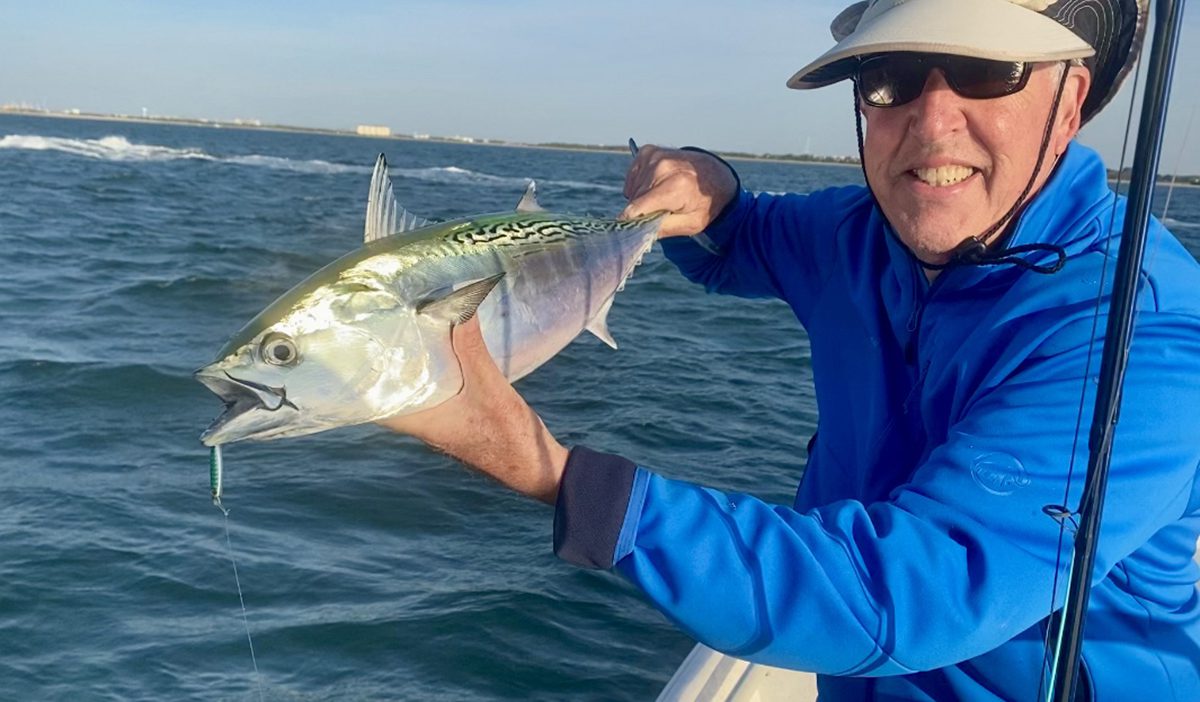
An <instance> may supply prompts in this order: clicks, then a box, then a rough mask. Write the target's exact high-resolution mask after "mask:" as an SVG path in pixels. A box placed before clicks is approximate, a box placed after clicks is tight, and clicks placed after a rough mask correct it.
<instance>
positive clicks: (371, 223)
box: [363, 154, 430, 243]
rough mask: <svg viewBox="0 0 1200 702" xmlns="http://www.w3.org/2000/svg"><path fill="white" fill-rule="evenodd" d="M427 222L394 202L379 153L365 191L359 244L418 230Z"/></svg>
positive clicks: (381, 155)
mask: <svg viewBox="0 0 1200 702" xmlns="http://www.w3.org/2000/svg"><path fill="white" fill-rule="evenodd" d="M429 223H430V222H429V220H427V219H425V218H423V217H418V216H416V215H414V214H412V213H411V212H409V211H408V210H406V209H404V208H403V207H401V206H399V205H397V204H396V195H395V194H394V193H393V192H392V179H391V178H390V177H389V176H388V166H387V159H386V158H384V155H383V154H379V158H378V159H376V160H375V172H374V173H372V174H371V189H370V190H369V191H368V192H367V222H366V224H365V225H364V227H363V243H369V242H372V241H377V240H379V239H385V238H387V237H389V236H393V235H396V234H401V233H403V232H410V231H412V230H414V229H420V228H421V227H424V226H426V225H428V224H429Z"/></svg>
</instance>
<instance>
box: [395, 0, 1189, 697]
mask: <svg viewBox="0 0 1200 702" xmlns="http://www.w3.org/2000/svg"><path fill="white" fill-rule="evenodd" d="M1144 23H1145V3H1140V4H1139V3H1135V2H1132V1H1128V2H1126V1H1123V0H1060V1H1058V2H1056V1H1055V0H1022V1H1017V0H1012V1H1010V0H875V1H874V2H872V3H870V4H868V3H858V4H856V5H854V6H852V7H851V8H849V9H848V10H847V11H845V12H843V13H842V14H841V15H839V17H838V18H837V20H836V21H835V22H834V35H835V38H836V39H837V40H838V44H837V45H836V46H835V47H834V48H833V49H831V50H830V51H828V52H826V53H825V54H824V55H823V56H821V57H820V58H818V59H817V60H816V61H814V62H813V63H811V64H809V65H808V66H806V67H804V68H802V69H801V70H800V71H799V72H798V73H797V74H796V75H795V76H794V77H793V78H792V79H791V81H790V82H789V85H790V86H791V87H794V88H812V87H819V86H822V85H827V84H830V83H834V82H838V81H841V80H844V79H847V78H849V79H851V80H852V81H853V83H854V86H855V97H856V103H857V104H856V107H857V110H856V112H855V118H856V119H858V118H859V117H860V116H861V119H862V121H863V122H865V132H864V130H863V128H862V126H863V125H861V124H860V127H859V134H860V145H861V155H862V157H863V170H864V173H865V175H866V179H867V185H868V187H867V188H861V187H851V188H842V189H832V190H826V191H821V192H816V193H812V194H810V195H806V196H802V195H782V196H774V195H765V194H764V195H753V194H751V193H749V192H746V191H744V190H741V189H740V188H739V186H738V182H737V178H736V176H735V174H734V173H733V171H732V169H731V168H729V167H728V166H727V165H726V164H724V163H723V162H721V161H720V160H719V159H716V158H715V157H713V156H711V155H710V154H707V153H706V152H702V151H699V150H682V151H676V150H666V149H657V148H652V147H646V148H645V149H643V150H642V152H641V153H640V154H639V155H638V157H637V159H636V160H635V162H634V164H633V166H632V167H631V169H630V172H629V175H628V178H627V182H626V195H627V196H628V197H629V198H630V200H631V201H630V204H629V206H628V208H627V209H626V212H625V214H626V215H630V216H632V215H638V214H642V213H647V212H652V211H655V210H667V211H668V212H669V213H670V215H669V216H668V217H667V218H666V219H665V221H664V226H663V237H665V240H664V241H663V247H664V250H665V251H666V254H667V256H668V257H669V258H671V260H673V261H674V262H675V263H676V264H677V265H678V266H679V267H680V269H681V270H682V271H683V273H684V274H685V275H687V276H688V277H689V278H691V279H692V280H695V281H697V282H700V283H702V284H704V285H705V287H707V288H708V289H709V290H710V291H716V292H722V293H730V294H736V295H743V296H773V297H779V298H782V299H783V300H785V301H787V302H788V303H789V304H790V305H791V307H792V309H793V310H794V312H795V314H796V316H797V318H798V320H799V321H800V322H801V323H802V324H803V325H804V327H805V328H806V329H807V330H808V332H809V335H810V337H811V342H812V358H813V369H814V371H813V373H814V380H815V385H816V392H817V398H818V406H819V410H820V423H819V432H818V434H817V436H816V437H814V438H813V441H812V443H811V444H810V447H809V462H808V466H807V469H806V473H805V477H804V479H803V481H802V483H801V485H800V486H799V489H798V491H797V495H796V500H795V504H794V506H793V507H792V508H786V507H782V506H773V505H767V504H765V503H763V502H761V501H759V500H756V499H754V498H752V497H749V496H745V495H728V494H722V493H720V492H718V491H715V490H711V489H707V488H703V487H700V486H697V485H693V484H689V483H684V482H680V481H673V480H668V479H666V478H663V477H661V476H659V475H657V474H655V473H653V472H651V471H650V470H648V469H646V468H644V467H639V466H637V465H635V464H634V463H632V462H630V461H628V460H626V459H623V458H620V457H617V456H611V455H605V454H600V453H596V452H593V451H590V450H588V449H585V448H582V447H576V448H574V449H572V450H571V451H570V452H568V451H567V449H566V448H564V447H563V446H561V445H560V444H559V443H558V442H557V441H556V440H555V439H554V438H553V437H552V436H551V435H550V434H549V433H548V432H547V431H546V429H545V427H544V426H543V425H542V423H541V422H540V420H539V419H538V418H537V415H536V414H535V413H534V412H533V411H532V410H531V409H529V408H528V407H527V406H526V405H525V403H524V402H523V401H522V400H521V398H520V397H519V396H518V395H517V394H516V393H515V392H514V391H513V390H512V389H511V387H509V385H508V384H507V382H505V381H504V379H503V377H502V376H500V374H499V372H498V371H497V370H496V369H495V367H494V364H492V363H491V360H490V358H489V357H488V356H487V354H486V350H485V349H484V348H483V345H482V341H481V339H480V337H479V335H478V332H477V330H476V329H475V328H474V325H472V324H467V325H463V326H462V327H460V328H459V329H457V330H456V331H455V344H456V349H457V352H458V354H459V357H460V360H461V362H462V364H463V366H464V370H465V377H466V381H465V385H464V388H463V391H462V392H461V393H460V395H459V396H458V397H456V398H454V399H453V400H451V401H450V402H448V403H446V404H445V405H443V406H441V407H439V408H436V409H434V410H432V411H430V412H428V413H424V414H422V415H417V416H411V417H404V418H399V419H393V420H389V421H388V422H387V424H388V425H389V426H391V427H393V428H395V429H397V430H400V431H405V432H409V433H413V434H416V435H417V436H419V437H421V438H422V439H424V440H425V441H427V442H429V443H431V444H433V445H435V446H437V447H439V448H441V449H442V450H444V451H446V452H448V453H450V454H452V455H455V456H457V457H459V458H461V459H462V460H464V461H465V462H467V463H468V464H470V465H473V466H475V467H477V468H478V469H480V470H482V471H484V472H486V473H488V474H490V475H492V476H493V477H495V478H497V479H498V480H500V481H501V482H502V483H504V484H505V485H508V486H510V487H512V488H514V489H516V490H519V491H521V492H523V493H525V494H528V495H531V496H534V497H536V498H539V499H541V500H543V501H545V502H548V503H554V504H555V510H556V511H555V551H556V552H557V553H558V554H559V555H560V556H561V557H563V558H564V559H566V560H568V561H571V562H574V563H577V564H580V565H584V566H590V567H601V568H609V567H615V569H616V570H617V571H618V572H620V573H621V574H622V575H623V576H625V577H626V578H628V579H629V580H630V581H632V582H633V583H635V584H636V585H638V586H639V587H640V588H642V590H643V591H644V592H645V593H646V595H647V597H649V598H650V599H651V600H652V601H653V602H654V603H655V604H656V605H657V606H658V607H659V608H660V609H662V610H663V611H664V612H665V613H666V614H667V615H668V616H669V617H671V618H672V619H673V620H674V621H675V622H677V623H678V624H679V626H680V627H681V628H683V629H684V630H685V631H687V632H688V633H689V634H691V635H693V636H694V637H695V638H697V639H698V640H700V641H702V642H704V643H706V644H708V645H710V646H712V647H714V648H716V649H718V650H721V651H724V652H727V653H731V654H733V655H737V656H740V657H743V658H747V659H750V660H754V661H759V662H764V663H769V664H773V665H781V666H787V667H793V668H798V669H804V670H811V671H815V672H817V673H818V674H820V678H819V687H820V690H821V696H822V699H833V700H842V699H846V700H857V699H887V700H910V699H912V700H929V699H938V700H940V699H979V700H994V699H1005V700H1007V699H1016V700H1033V699H1035V698H1036V697H1037V693H1038V689H1039V685H1040V683H1041V682H1042V680H1043V671H1044V668H1043V655H1044V643H1045V640H1046V638H1047V627H1048V615H1049V614H1050V610H1051V602H1052V593H1053V592H1054V591H1055V589H1056V588H1057V590H1058V592H1059V595H1058V597H1057V599H1055V600H1053V601H1054V602H1055V605H1054V606H1058V607H1060V606H1061V605H1062V596H1061V592H1062V590H1063V586H1064V583H1065V580H1066V577H1065V576H1066V564H1067V563H1069V561H1070V553H1069V547H1066V548H1060V538H1059V535H1060V522H1061V521H1062V520H1063V519H1064V518H1063V516H1062V511H1063V510H1062V508H1061V507H1056V506H1061V505H1075V504H1077V502H1078V499H1079V494H1080V490H1081V486H1082V482H1083V476H1082V470H1083V469H1082V467H1081V466H1083V465H1085V464H1086V448H1085V447H1086V444H1087V441H1086V431H1087V429H1086V428H1087V426H1088V418H1089V417H1090V414H1091V408H1092V404H1093V400H1094V395H1095V384H1094V379H1095V376H1096V374H1097V372H1098V365H1099V356H1100V344H1099V343H1094V342H1095V340H1096V339H1097V337H1098V335H1099V334H1100V333H1101V332H1097V331H1096V330H1097V329H1100V330H1102V329H1103V327H1104V324H1103V319H1102V317H1103V314H1102V313H1098V312H1097V306H1096V305H1097V296H1098V294H1099V293H1100V291H1099V289H1098V285H1099V281H1100V280H1102V279H1103V278H1104V277H1105V275H1106V273H1107V279H1109V280H1111V271H1112V268H1113V262H1112V257H1113V256H1114V255H1115V251H1116V250H1117V242H1116V238H1117V237H1118V236H1119V227H1120V223H1121V222H1122V220H1123V212H1124V201H1123V200H1119V199H1115V198H1114V196H1113V194H1112V192H1111V191H1110V190H1109V188H1108V185H1107V181H1106V173H1105V169H1104V166H1103V164H1102V163H1101V162H1100V160H1099V158H1098V157H1097V156H1096V154H1095V153H1093V152H1091V151H1089V150H1087V149H1086V148H1084V147H1082V146H1080V145H1078V144H1076V143H1074V142H1073V137H1074V136H1075V134H1076V132H1077V131H1078V130H1079V128H1080V126H1081V124H1082V123H1083V122H1084V121H1086V120H1087V119H1088V118H1090V117H1091V116H1092V115H1094V114H1095V113H1096V111H1097V110H1099V109H1100V108H1101V107H1103V106H1104V104H1105V103H1106V102H1107V101H1108V99H1109V98H1110V97H1111V96H1112V94H1113V93H1114V92H1115V91H1116V88H1117V86H1118V84H1119V83H1120V80H1121V78H1122V77H1123V76H1124V74H1125V73H1126V71H1127V70H1128V68H1129V66H1130V64H1131V63H1132V61H1133V58H1134V54H1135V53H1136V51H1137V47H1138V45H1139V43H1140V36H1141V32H1142V31H1143V29H1144ZM1112 223H1115V225H1114V224H1112ZM1152 226H1153V227H1154V229H1153V231H1152V234H1151V236H1152V237H1153V238H1152V241H1154V243H1153V244H1152V246H1153V247H1154V250H1155V251H1156V253H1155V254H1154V260H1153V263H1152V265H1151V266H1149V267H1148V268H1147V270H1146V271H1144V272H1143V276H1142V282H1143V288H1142V291H1141V297H1140V300H1139V310H1140V312H1139V317H1138V321H1137V330H1136V332H1135V342H1134V346H1133V349H1132V354H1131V359H1130V363H1129V371H1128V376H1127V378H1126V382H1125V393H1124V400H1123V406H1122V414H1121V424H1120V428H1119V430H1118V432H1117V439H1116V445H1115V450H1114V457H1113V464H1112V473H1111V477H1110V479H1109V485H1108V488H1109V499H1108V501H1107V508H1106V514H1105V521H1104V528H1103V529H1102V533H1101V542H1100V546H1099V553H1098V558H1097V570H1096V573H1097V576H1096V582H1095V586H1094V588H1093V592H1092V596H1091V606H1090V611H1089V620H1088V626H1087V632H1086V633H1087V641H1086V642H1085V644H1084V647H1083V658H1084V666H1083V673H1082V676H1081V682H1080V689H1081V693H1082V694H1081V697H1080V699H1093V698H1094V699H1098V700H1127V699H1181V700H1183V699H1200V595H1198V594H1197V589H1196V586H1195V583H1196V580H1197V576H1198V572H1197V569H1196V566H1195V565H1194V564H1193V563H1192V561H1191V557H1192V552H1193V549H1194V547H1195V543H1196V537H1197V531H1198V530H1200V482H1198V481H1197V480H1196V477H1197V465H1198V464H1200V441H1197V440H1196V439H1195V437H1196V436H1200V412H1197V411H1196V410H1197V409H1198V408H1200V293H1198V292H1197V287H1200V286H1197V282H1198V281H1200V276H1198V275H1197V274H1198V273H1200V267H1198V266H1197V265H1196V262H1195V261H1194V260H1193V259H1192V257H1191V256H1189V255H1188V254H1187V253H1186V251H1185V250H1184V249H1183V248H1182V247H1181V246H1180V245H1179V244H1178V242H1176V241H1175V240H1174V239H1173V238H1171V237H1170V235H1169V234H1167V233H1166V232H1165V230H1163V229H1162V227H1161V226H1160V225H1158V224H1157V223H1153V225H1152ZM701 233H702V235H701V236H697V237H693V238H689V237H687V236H683V235H698V234H701ZM1104 298H1105V300H1104V301H1105V304H1107V291H1106V293H1105V295H1104ZM1098 318H1099V322H1098V323H1097V319H1098ZM706 362H707V363H710V364H713V365H717V364H720V363H722V362H724V361H723V359H708V360H707V361H706ZM1081 414H1082V416H1083V422H1082V424H1080V423H1079V418H1080V415H1081ZM466 427H470V429H471V430H470V431H465V430H464V429H465V428H466ZM1079 427H1082V428H1079ZM1072 465H1074V466H1076V469H1075V471H1074V474H1073V477H1072V472H1071V471H1072ZM1056 513H1057V514H1058V520H1057V521H1056V519H1055V518H1054V515H1055V514H1056ZM1066 521H1068V522H1069V521H1070V520H1069V518H1067V520H1066ZM1068 539H1069V536H1068Z"/></svg>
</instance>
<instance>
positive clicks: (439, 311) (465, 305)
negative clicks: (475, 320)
mask: <svg viewBox="0 0 1200 702" xmlns="http://www.w3.org/2000/svg"><path fill="white" fill-rule="evenodd" d="M502 278H504V274H503V273H497V274H496V275H493V276H491V277H489V278H484V279H482V280H477V281H475V282H473V283H469V284H467V285H464V286H462V287H461V288H458V289H457V290H453V291H451V292H449V293H446V294H439V295H435V296H432V297H428V298H426V299H424V300H422V301H421V302H418V303H417V308H416V309H417V314H423V315H426V316H429V317H433V318H434V319H441V320H445V321H446V322H449V323H450V324H451V325H454V324H462V323H463V322H466V321H467V320H469V319H471V317H474V316H475V310H477V309H479V305H481V304H482V303H483V301H484V299H486V298H487V296H488V293H490V292H491V291H492V288H494V287H496V284H497V283H499V282H500V280H501V279H502Z"/></svg>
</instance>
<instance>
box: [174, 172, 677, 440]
mask: <svg viewBox="0 0 1200 702" xmlns="http://www.w3.org/2000/svg"><path fill="white" fill-rule="evenodd" d="M664 215H665V213H661V212H660V213H653V214H650V215H647V216H643V217H639V218H634V219H628V220H616V219H602V218H595V217H569V216H562V215H557V214H553V213H551V212H548V211H546V210H545V209H544V208H542V206H541V205H540V204H539V203H538V201H537V186H536V184H535V183H534V182H533V181H530V183H529V185H528V187H527V189H526V191H525V194H524V195H523V196H522V197H521V200H520V202H519V203H518V204H517V207H516V210H515V211H511V212H503V213H494V214H484V215H478V216H472V217H466V218H462V219H455V220H452V221H447V222H440V223H437V222H432V221H430V220H427V219H424V218H422V217H418V216H416V215H413V214H411V213H409V212H408V211H407V210H405V209H404V208H403V207H401V206H399V205H398V204H397V202H396V199H395V195H394V193H393V188H392V183H391V180H390V178H389V176H388V166H387V160H386V158H385V157H384V155H383V154H380V156H379V158H378V160H377V161H376V164H375V169H374V172H373V175H372V178H371V185H370V190H369V194H368V199H367V217H366V224H365V225H364V232H363V244H362V246H361V247H360V248H358V249H357V250H354V251H351V252H350V253H348V254H346V255H344V256H342V257H341V258H338V259H337V260H335V261H333V262H332V263H330V264H328V265H326V266H325V267H323V268H321V269H320V270H318V271H316V272H315V273H313V274H312V275H311V276H309V277H308V278H306V279H305V280H303V281H301V282H300V283H299V284H297V285H296V286H295V287H293V288H292V289H291V290H289V291H288V292H286V293H284V294H283V295H282V296H281V297H279V298H278V299H277V300H275V301H274V302H272V303H271V304H270V305H268V306H267V307H266V308H265V309H263V311H262V312H260V313H259V314H258V315H257V316H255V317H254V318H253V319H251V320H250V321H249V322H248V323H247V324H246V325H245V326H243V327H242V328H241V330H240V331H238V332H237V333H236V334H234V335H233V336H232V337H231V338H230V339H229V340H228V342H226V343H225V345H224V346H223V347H222V348H221V349H220V350H219V351H218V352H217V354H216V357H215V360H214V361H212V362H211V363H209V364H208V365H206V366H204V367H202V368H200V369H199V370H197V371H196V372H195V373H194V377H195V378H196V380H198V381H200V382H201V383H203V384H204V385H205V386H206V387H207V388H208V389H209V390H211V391H212V392H213V393H215V394H216V395H217V396H218V397H220V398H221V400H222V401H223V402H224V403H225V408H224V411H223V412H222V413H221V414H220V416H218V417H217V418H216V419H215V420H213V422H212V424H211V425H210V426H209V427H208V428H207V429H206V430H205V431H204V432H203V434H202V435H201V437H200V439H201V441H202V442H203V443H204V444H205V445H206V446H219V445H222V444H226V443H232V442H235V441H242V440H260V441H263V440H273V439H282V438H286V437H294V436H304V435H307V434H314V433H316V432H320V431H325V430H328V429H333V428H337V427H343V426H350V425H354V424H363V423H367V422H373V421H377V420H380V419H384V418H387V417H392V416H399V415H403V414H410V413H414V412H418V411H421V410H424V409H429V408H432V407H435V406H437V405H438V404H440V403H442V402H444V401H446V400H448V399H450V398H451V397H453V396H454V395H456V394H458V392H459V390H460V389H461V388H462V383H463V378H462V374H461V371H460V369H459V364H458V361H457V359H456V357H455V355H454V352H453V349H452V347H451V344H450V334H451V329H452V328H453V326H454V325H456V324H460V323H462V322H465V321H467V320H469V319H470V318H471V317H472V316H473V315H478V317H479V322H480V327H481V330H482V333H483V339H484V343H485V344H486V346H487V348H488V351H489V353H490V354H491V356H492V358H493V359H494V360H495V362H496V364H497V366H498V367H499V368H500V370H501V372H502V373H503V374H504V375H505V377H506V378H508V379H509V380H510V381H516V380H518V379H520V378H522V377H524V376H526V375H528V374H529V373H531V372H532V371H534V370H535V369H537V368H538V367H539V366H541V365H542V364H544V363H545V362H546V361H548V360H550V359H551V358H552V357H554V356H555V355H556V354H557V353H558V352H559V351H561V350H562V349H563V348H564V347H566V345H567V344H569V343H570V342H571V341H572V340H573V339H574V338H575V337H577V336H578V335H579V334H581V333H582V332H583V331H585V330H586V331H589V332H591V333H592V334H594V335H595V336H596V337H598V338H599V339H600V340H602V341H603V342H604V343H606V344H608V345H609V346H611V347H613V348H616V347H617V344H616V341H615V340H614V339H613V337H612V335H611V334H610V333H609V330H608V324H607V318H608V313H609V309H610V308H611V307H612V302H613V298H614V297H615V295H616V294H617V292H619V291H620V290H622V289H623V288H624V285H625V281H626V280H627V279H628V277H629V276H630V274H631V273H632V272H633V269H634V268H635V267H636V266H637V265H638V264H639V263H640V262H641V260H642V258H643V256H644V255H645V254H646V253H647V252H648V251H649V250H650V249H651V248H652V246H653V244H654V242H655V241H656V240H657V239H658V231H659V226H660V222H661V219H662V217H663V216H664Z"/></svg>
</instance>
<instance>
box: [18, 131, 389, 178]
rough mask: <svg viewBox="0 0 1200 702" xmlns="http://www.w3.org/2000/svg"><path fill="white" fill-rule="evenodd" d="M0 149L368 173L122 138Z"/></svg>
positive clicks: (22, 137)
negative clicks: (220, 153) (136, 142)
mask: <svg viewBox="0 0 1200 702" xmlns="http://www.w3.org/2000/svg"><path fill="white" fill-rule="evenodd" d="M0 149H25V150H29V151H61V152H63V153H68V154H73V155H75V156H85V157H87V158H94V159H100V160H104V161H178V160H184V159H190V160H196V161H215V162H218V163H232V164H236V165H241V166H260V167H264V168H274V169H277V170H285V171H298V172H301V173H370V172H371V169H370V168H368V167H366V166H347V165H344V164H340V163H330V162H329V161H321V160H318V159H310V160H298V159H290V158H282V157H280V156H263V155H260V154H249V155H244V156H214V155H213V154H210V153H208V152H206V151H204V150H202V149H195V148H177V147H172V146H160V145H157V144H135V143H133V142H131V141H129V140H128V139H126V138H125V137H123V136H106V137H102V138H100V139H68V138H65V137H47V136H37V135H31V134H9V135H7V136H4V137H0Z"/></svg>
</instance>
